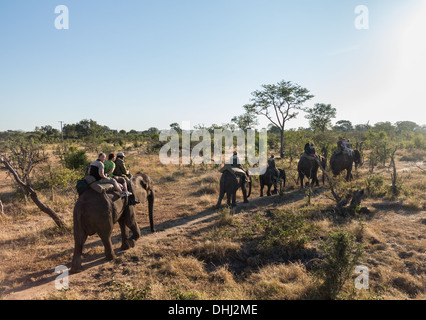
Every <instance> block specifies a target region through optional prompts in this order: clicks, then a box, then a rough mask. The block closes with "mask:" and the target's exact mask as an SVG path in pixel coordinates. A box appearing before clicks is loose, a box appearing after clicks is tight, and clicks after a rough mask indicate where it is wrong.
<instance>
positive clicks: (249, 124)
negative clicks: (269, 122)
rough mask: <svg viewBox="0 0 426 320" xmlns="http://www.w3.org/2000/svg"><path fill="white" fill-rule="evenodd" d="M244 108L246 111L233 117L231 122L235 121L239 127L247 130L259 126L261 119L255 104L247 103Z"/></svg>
mask: <svg viewBox="0 0 426 320" xmlns="http://www.w3.org/2000/svg"><path fill="white" fill-rule="evenodd" d="M243 108H244V110H245V113H244V114H242V115H240V116H237V117H233V118H232V119H231V123H235V124H236V125H237V126H238V128H240V129H241V130H244V131H246V130H247V129H252V128H253V127H254V126H257V125H258V124H259V121H258V120H257V114H256V108H255V107H254V105H252V104H246V105H244V106H243Z"/></svg>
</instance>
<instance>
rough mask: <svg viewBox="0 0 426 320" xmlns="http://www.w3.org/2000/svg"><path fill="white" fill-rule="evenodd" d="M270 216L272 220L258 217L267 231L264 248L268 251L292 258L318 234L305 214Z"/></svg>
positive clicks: (292, 213) (283, 212)
mask: <svg viewBox="0 0 426 320" xmlns="http://www.w3.org/2000/svg"><path fill="white" fill-rule="evenodd" d="M270 214H271V218H270V219H268V218H267V217H265V218H261V217H260V216H258V217H257V220H258V223H259V224H260V226H261V227H263V229H264V231H265V237H264V240H263V246H265V247H266V248H267V249H274V250H278V251H279V252H280V253H281V254H285V255H290V256H291V255H293V254H295V253H296V251H297V250H299V249H301V248H303V247H304V246H305V245H306V244H307V243H308V242H309V241H310V240H311V239H312V235H313V234H314V233H315V232H316V228H315V226H314V224H313V223H312V222H310V221H309V220H308V219H306V217H305V215H304V214H301V213H295V212H293V211H274V212H270Z"/></svg>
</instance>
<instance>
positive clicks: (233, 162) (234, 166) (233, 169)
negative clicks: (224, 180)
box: [219, 151, 248, 181]
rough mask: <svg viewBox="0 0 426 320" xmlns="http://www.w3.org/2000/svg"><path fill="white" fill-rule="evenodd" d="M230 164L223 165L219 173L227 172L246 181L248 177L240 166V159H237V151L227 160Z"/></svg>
mask: <svg viewBox="0 0 426 320" xmlns="http://www.w3.org/2000/svg"><path fill="white" fill-rule="evenodd" d="M229 160H230V163H229V164H225V166H224V167H223V168H222V169H220V170H219V172H221V173H223V172H225V171H229V172H230V173H232V174H233V175H237V176H240V177H242V178H244V179H245V180H246V181H248V177H247V175H246V173H245V171H244V169H243V166H242V165H241V162H240V159H239V158H238V154H237V151H234V153H233V155H232V157H231V158H230V159H229Z"/></svg>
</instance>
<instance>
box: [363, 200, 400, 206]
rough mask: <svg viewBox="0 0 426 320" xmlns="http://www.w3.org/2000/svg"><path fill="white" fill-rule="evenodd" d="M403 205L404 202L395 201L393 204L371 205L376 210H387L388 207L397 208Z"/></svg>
mask: <svg viewBox="0 0 426 320" xmlns="http://www.w3.org/2000/svg"><path fill="white" fill-rule="evenodd" d="M403 204H404V200H401V201H393V202H382V203H372V204H371V205H372V206H373V207H374V208H387V207H396V206H400V207H401V206H402V205H403Z"/></svg>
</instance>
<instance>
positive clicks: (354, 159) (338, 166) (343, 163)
mask: <svg viewBox="0 0 426 320" xmlns="http://www.w3.org/2000/svg"><path fill="white" fill-rule="evenodd" d="M354 163H355V168H356V166H357V165H358V164H360V163H361V154H360V153H359V151H358V150H354V151H353V153H352V155H349V154H347V153H343V152H337V153H334V154H333V155H332V156H331V159H330V168H331V171H332V172H333V175H334V176H338V175H339V174H340V173H341V172H342V171H344V170H346V181H350V180H352V178H353V176H352V167H353V164H354Z"/></svg>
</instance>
